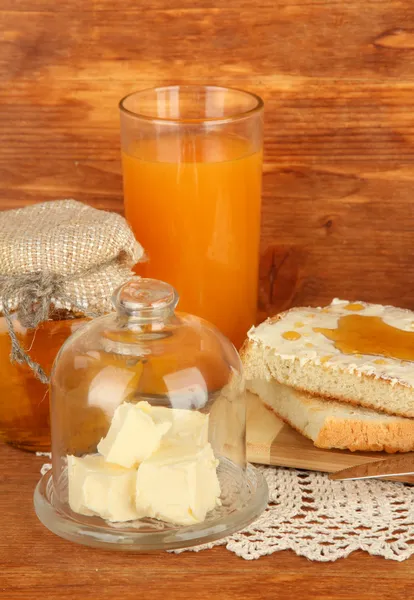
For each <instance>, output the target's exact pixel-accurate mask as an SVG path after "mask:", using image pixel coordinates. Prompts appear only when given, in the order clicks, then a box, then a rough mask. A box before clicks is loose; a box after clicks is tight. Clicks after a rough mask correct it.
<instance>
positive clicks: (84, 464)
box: [35, 277, 267, 550]
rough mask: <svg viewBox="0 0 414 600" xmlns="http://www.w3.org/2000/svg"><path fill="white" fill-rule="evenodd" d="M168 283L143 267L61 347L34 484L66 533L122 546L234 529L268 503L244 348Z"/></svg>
mask: <svg viewBox="0 0 414 600" xmlns="http://www.w3.org/2000/svg"><path fill="white" fill-rule="evenodd" d="M177 302H178V296H177V293H176V291H175V290H174V289H173V288H172V287H171V286H170V285H168V284H167V283H163V282H160V281H156V280H153V279H141V278H138V277H137V278H134V279H132V280H130V281H129V282H128V283H127V284H125V285H123V286H122V287H121V288H119V289H118V290H117V292H116V293H115V294H114V298H113V303H114V306H115V309H116V312H114V313H111V314H109V315H105V316H103V317H99V318H97V319H94V320H92V321H90V322H89V323H87V324H86V325H84V326H83V327H81V328H80V329H79V330H78V331H77V332H76V333H75V334H74V335H72V336H71V337H70V338H69V339H68V340H67V341H66V342H65V344H64V345H63V346H62V348H61V350H60V352H59V354H58V356H57V358H56V361H55V364H54V368H53V372H52V377H51V429H52V456H53V459H52V462H53V468H52V473H50V472H49V473H47V474H46V475H44V476H43V478H42V479H41V481H40V482H39V484H38V486H37V488H36V492H35V507H36V512H37V514H38V516H39V518H40V520H41V521H42V522H43V523H44V524H45V525H46V526H47V527H48V528H49V529H51V530H52V531H54V532H55V533H57V534H58V535H61V536H62V537H65V538H68V539H71V540H73V541H77V542H80V543H84V544H87V545H94V546H106V547H107V546H111V547H115V548H121V549H122V548H123V549H137V550H145V549H156V548H163V549H167V548H178V547H185V546H190V545H196V544H200V543H205V542H207V541H212V540H214V539H217V538H220V537H223V536H225V535H229V534H230V533H232V532H234V531H236V530H238V529H240V528H242V527H244V526H246V525H247V524H249V523H250V522H251V521H252V520H254V519H255V518H256V517H257V516H258V515H259V514H260V513H261V512H262V510H263V509H264V508H265V506H266V502H267V488H266V484H265V482H264V480H263V478H262V477H261V475H260V474H259V473H258V472H257V471H256V470H255V469H253V468H252V467H251V466H249V465H247V464H246V440H245V431H246V429H245V428H246V404H245V402H246V399H245V388H244V378H243V369H242V365H241V361H240V358H239V355H238V353H237V351H236V350H235V348H234V346H233V345H232V344H231V343H230V341H229V340H228V339H227V338H225V337H224V336H223V335H222V334H221V333H220V332H219V331H218V330H217V329H216V328H215V327H214V326H213V325H211V324H210V323H208V322H207V321H204V320H203V319H199V318H197V317H195V316H192V315H188V314H185V313H176V312H175V307H176V305H177Z"/></svg>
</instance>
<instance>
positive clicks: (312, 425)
mask: <svg viewBox="0 0 414 600" xmlns="http://www.w3.org/2000/svg"><path fill="white" fill-rule="evenodd" d="M248 388H249V391H251V392H253V393H255V394H257V395H258V396H259V397H260V399H261V400H262V402H263V403H264V404H265V405H266V406H267V408H270V409H271V410H273V411H274V412H275V413H276V415H277V416H278V417H279V418H280V419H282V420H283V421H285V422H286V423H288V424H289V425H291V426H292V427H293V428H294V429H296V430H297V431H299V433H301V434H303V435H304V436H306V437H307V438H309V439H311V440H312V441H313V443H314V444H315V446H317V447H318V448H326V449H330V448H338V449H341V450H352V451H362V452H366V451H369V452H376V451H378V452H381V451H383V452H411V451H413V450H414V420H413V419H406V418H404V417H396V416H390V415H385V414H383V413H378V412H376V411H374V410H371V409H368V408H361V407H354V406H352V405H350V404H345V403H343V402H336V401H334V400H325V399H323V398H319V397H318V396H311V395H310V394H306V393H304V392H299V391H298V390H295V389H293V388H291V387H288V386H286V385H283V384H281V383H278V382H277V381H275V380H273V381H265V380H264V379H254V380H250V381H249V382H248Z"/></svg>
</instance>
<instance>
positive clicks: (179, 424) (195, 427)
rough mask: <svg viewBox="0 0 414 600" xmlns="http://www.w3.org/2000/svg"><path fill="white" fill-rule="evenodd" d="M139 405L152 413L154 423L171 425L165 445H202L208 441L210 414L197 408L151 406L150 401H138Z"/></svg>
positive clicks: (165, 437) (166, 435)
mask: <svg viewBox="0 0 414 600" xmlns="http://www.w3.org/2000/svg"><path fill="white" fill-rule="evenodd" d="M137 406H138V407H139V408H141V410H143V411H144V412H146V413H147V414H148V415H150V416H151V417H152V419H153V421H154V423H156V424H162V423H169V424H170V425H171V427H170V429H169V430H168V431H167V433H166V434H165V435H164V437H163V440H162V444H163V445H164V444H165V445H166V444H185V445H188V446H190V445H192V444H193V445H194V446H199V447H202V446H205V445H206V444H207V443H208V423H209V415H205V414H203V413H201V412H198V411H197V410H185V409H182V408H166V407H163V406H151V404H149V403H148V402H138V404H137Z"/></svg>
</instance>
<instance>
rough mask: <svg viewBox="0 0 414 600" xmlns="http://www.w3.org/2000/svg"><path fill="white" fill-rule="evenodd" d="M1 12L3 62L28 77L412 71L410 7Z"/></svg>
mask: <svg viewBox="0 0 414 600" xmlns="http://www.w3.org/2000/svg"><path fill="white" fill-rule="evenodd" d="M0 8H1V10H2V14H1V17H2V22H3V23H2V31H4V32H6V36H5V38H4V39H3V52H2V53H3V55H4V58H3V61H2V64H3V66H5V67H6V69H7V70H6V72H7V73H18V74H19V76H20V77H21V76H24V77H25V78H29V79H30V78H34V79H36V76H37V75H38V73H39V70H40V71H41V72H42V71H43V70H44V69H45V68H46V69H50V70H51V71H52V70H55V69H56V67H57V66H60V67H63V68H66V69H67V75H71V76H72V77H76V76H78V77H81V78H87V79H90V78H93V77H96V76H99V70H100V69H99V66H98V67H97V64H98V65H99V64H100V65H102V66H103V65H105V66H106V72H104V71H102V67H101V73H100V75H101V76H102V73H103V72H104V79H105V80H108V79H109V78H112V79H116V78H117V77H114V76H113V74H114V72H118V70H119V69H120V70H121V71H122V70H124V71H125V69H127V68H128V67H129V79H130V80H131V79H132V77H133V73H131V71H135V74H137V73H139V74H144V73H145V72H146V73H147V75H148V74H150V73H152V74H153V75H152V77H155V76H156V77H158V78H165V77H170V76H171V69H172V68H174V72H175V73H174V74H175V76H178V77H184V78H187V77H188V76H190V77H196V78H198V79H201V80H203V79H204V78H205V77H208V79H209V80H212V79H214V78H215V77H217V76H220V75H221V74H222V75H225V76H227V78H229V79H237V78H238V77H239V76H240V75H244V74H246V73H252V72H253V73H255V75H256V79H257V80H260V78H261V77H266V76H269V75H271V76H272V75H274V74H275V73H278V74H281V75H292V74H300V75H303V76H309V77H310V76H311V77H322V78H325V77H336V78H337V77H356V78H361V77H365V78H372V79H378V78H379V77H383V78H388V77H396V78H405V77H407V78H410V77H411V76H412V73H413V66H412V61H411V52H412V48H413V45H414V42H413V35H414V34H413V23H414V6H413V4H412V2H410V0H400V1H399V2H384V1H383V0H370V1H367V2H363V3H361V2H359V1H358V0H350V1H349V2H338V1H337V0H326V1H325V0H324V1H322V0H287V1H286V2H282V1H281V0H277V1H275V2H271V1H270V0H256V1H255V2H254V3H251V2H247V1H246V0H244V1H243V2H238V1H237V0H229V1H228V2H226V3H225V5H223V4H222V3H218V2H217V1H214V0H209V1H201V0H199V1H198V2H196V3H194V2H191V0H180V1H179V2H175V3H171V2H169V1H168V0H157V1H155V2H146V3H144V4H142V3H137V2H134V0H125V1H124V2H123V4H122V10H116V9H114V5H113V3H112V2H110V0H99V1H98V0H91V1H89V2H87V3H85V2H81V1H80V0H73V1H70V2H68V1H67V0H66V1H62V2H60V3H59V11H56V10H55V4H54V3H53V2H52V0H36V1H35V2H30V0H24V1H23V0H2V2H1V5H0ZM129 61H131V62H130V64H129V65H128V64H127V63H128V62H129ZM122 62H123V63H124V64H122ZM3 72H4V71H3Z"/></svg>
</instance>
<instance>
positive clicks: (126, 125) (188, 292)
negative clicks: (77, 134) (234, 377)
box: [120, 85, 263, 347]
mask: <svg viewBox="0 0 414 600" xmlns="http://www.w3.org/2000/svg"><path fill="white" fill-rule="evenodd" d="M120 111H121V145H122V165H123V178H124V201H125V214H126V218H127V219H128V221H129V223H130V224H131V226H132V228H133V230H134V233H135V235H136V237H137V239H138V240H139V241H140V243H141V244H142V245H143V247H144V248H145V250H146V252H147V255H148V261H147V262H146V263H143V264H141V265H139V266H138V267H137V273H138V274H140V275H143V276H145V277H153V278H155V279H161V280H163V281H166V282H168V283H170V284H171V285H173V286H174V287H175V288H176V289H177V291H178V293H179V296H180V299H181V300H180V309H181V310H183V311H186V312H189V313H192V314H196V315H198V316H200V317H203V318H205V319H207V320H208V321H211V322H212V323H214V324H215V325H216V326H217V327H218V328H219V329H221V331H222V332H223V333H224V334H225V335H227V336H228V337H229V338H230V339H231V340H232V341H233V343H234V344H235V346H236V347H240V346H241V344H242V343H243V340H244V339H245V337H246V333H247V331H248V329H249V328H250V327H251V325H253V324H254V323H255V319H256V306H257V290H258V261H259V240H260V207H261V179H262V148H263V101H262V100H261V99H260V98H259V97H258V96H255V95H254V94H251V93H248V92H245V91H241V90H236V89H229V88H224V87H216V86H198V85H185V86H171V87H160V88H154V89H149V90H144V91H140V92H135V93H132V94H130V95H128V96H126V97H125V98H123V99H122V100H121V102H120Z"/></svg>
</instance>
